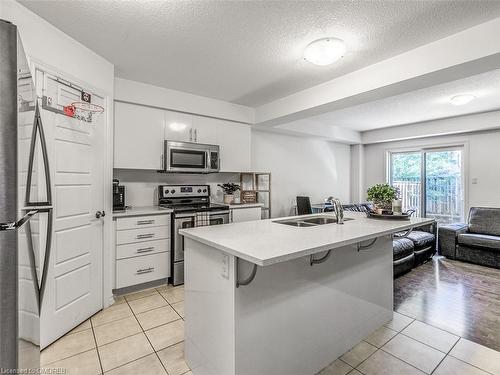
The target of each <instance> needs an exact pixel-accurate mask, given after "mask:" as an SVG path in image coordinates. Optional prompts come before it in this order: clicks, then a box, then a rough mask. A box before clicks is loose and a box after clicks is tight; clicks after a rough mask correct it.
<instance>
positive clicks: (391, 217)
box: [366, 211, 411, 220]
mask: <svg viewBox="0 0 500 375" xmlns="http://www.w3.org/2000/svg"><path fill="white" fill-rule="evenodd" d="M366 216H367V217H368V218H370V219H386V220H410V216H411V214H406V213H403V214H401V215H393V214H378V213H376V212H371V211H368V212H367V213H366Z"/></svg>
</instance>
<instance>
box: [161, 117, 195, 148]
mask: <svg viewBox="0 0 500 375" xmlns="http://www.w3.org/2000/svg"><path fill="white" fill-rule="evenodd" d="M163 112H164V115H165V140H167V141H179V142H194V140H193V137H194V132H193V116H192V115H189V114H187V113H179V112H173V111H163Z"/></svg>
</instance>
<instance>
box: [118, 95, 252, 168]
mask: <svg viewBox="0 0 500 375" xmlns="http://www.w3.org/2000/svg"><path fill="white" fill-rule="evenodd" d="M164 140H169V141H180V142H196V143H206V144H216V145H219V146H220V170H221V172H247V171H249V170H250V126H249V125H245V124H240V123H236V122H231V121H226V120H219V119H214V118H210V117H203V116H196V115H190V114H186V113H180V112H173V111H166V110H162V109H156V108H150V107H145V106H141V105H135V104H127V103H121V102H115V160H114V167H115V168H128V169H153V170H160V169H163V145H164V142H163V141H164Z"/></svg>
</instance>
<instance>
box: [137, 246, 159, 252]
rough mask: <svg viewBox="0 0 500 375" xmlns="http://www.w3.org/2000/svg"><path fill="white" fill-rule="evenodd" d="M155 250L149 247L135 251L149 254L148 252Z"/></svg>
mask: <svg viewBox="0 0 500 375" xmlns="http://www.w3.org/2000/svg"><path fill="white" fill-rule="evenodd" d="M154 249H155V247H154V246H150V247H143V248H142V249H137V252H138V253H149V252H150V251H153V250H154Z"/></svg>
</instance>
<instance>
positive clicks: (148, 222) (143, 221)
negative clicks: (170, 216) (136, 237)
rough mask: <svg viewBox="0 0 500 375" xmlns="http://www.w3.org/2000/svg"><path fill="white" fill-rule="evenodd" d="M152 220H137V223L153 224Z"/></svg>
mask: <svg viewBox="0 0 500 375" xmlns="http://www.w3.org/2000/svg"><path fill="white" fill-rule="evenodd" d="M154 223H155V221H154V220H137V225H147V224H154Z"/></svg>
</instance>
